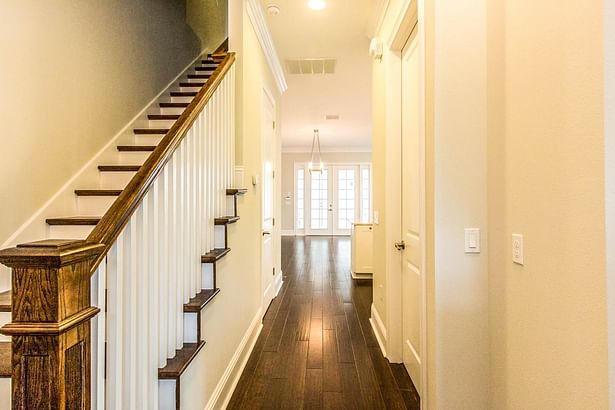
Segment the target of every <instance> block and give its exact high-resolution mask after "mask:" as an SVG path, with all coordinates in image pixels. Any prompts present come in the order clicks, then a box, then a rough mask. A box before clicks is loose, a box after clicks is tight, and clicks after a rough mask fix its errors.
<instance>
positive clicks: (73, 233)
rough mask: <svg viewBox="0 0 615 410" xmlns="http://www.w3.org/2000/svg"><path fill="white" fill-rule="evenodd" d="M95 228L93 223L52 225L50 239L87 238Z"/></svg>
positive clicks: (49, 232)
mask: <svg viewBox="0 0 615 410" xmlns="http://www.w3.org/2000/svg"><path fill="white" fill-rule="evenodd" d="M92 229H94V226H93V225H85V226H84V225H50V226H48V234H47V238H49V239H85V238H87V237H88V235H89V234H90V232H92Z"/></svg>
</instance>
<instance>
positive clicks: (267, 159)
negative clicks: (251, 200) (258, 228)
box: [261, 93, 275, 312]
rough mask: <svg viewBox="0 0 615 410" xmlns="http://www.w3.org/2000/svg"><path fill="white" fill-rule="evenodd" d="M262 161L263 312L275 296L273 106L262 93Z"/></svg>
mask: <svg viewBox="0 0 615 410" xmlns="http://www.w3.org/2000/svg"><path fill="white" fill-rule="evenodd" d="M262 136H263V141H262V163H263V182H262V184H263V185H262V186H263V198H262V200H263V206H262V236H261V239H262V244H261V252H262V269H261V283H262V295H263V301H262V306H263V312H265V311H266V310H267V307H268V306H269V303H271V300H273V297H274V296H275V289H274V288H275V286H274V280H273V279H274V274H275V271H274V270H273V255H274V240H273V225H274V198H273V195H274V190H273V187H274V183H273V178H274V169H273V165H274V158H275V157H274V152H273V147H274V142H275V138H274V106H273V102H272V101H271V99H270V98H269V96H268V95H267V94H266V93H265V94H264V95H263V124H262Z"/></svg>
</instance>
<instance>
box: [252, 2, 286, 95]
mask: <svg viewBox="0 0 615 410" xmlns="http://www.w3.org/2000/svg"><path fill="white" fill-rule="evenodd" d="M246 8H247V12H248V17H249V18H250V22H251V23H252V27H254V32H255V33H256V37H257V38H258V42H259V43H260V45H261V48H262V49H263V53H264V54H265V58H266V59H267V62H268V63H269V68H270V69H271V73H272V74H273V78H274V79H275V82H276V85H277V86H278V90H279V91H280V93H281V94H282V93H284V92H285V91H286V90H287V89H288V84H287V83H286V77H285V76H284V69H283V68H282V63H281V62H280V58H279V57H278V52H277V51H276V49H275V45H274V44H273V38H272V37H271V31H269V26H268V25H267V19H266V18H265V13H264V11H263V8H262V7H261V5H260V3H259V1H258V0H246Z"/></svg>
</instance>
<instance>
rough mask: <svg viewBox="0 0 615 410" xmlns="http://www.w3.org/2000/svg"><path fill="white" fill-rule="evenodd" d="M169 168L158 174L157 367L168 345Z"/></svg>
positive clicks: (164, 356)
mask: <svg viewBox="0 0 615 410" xmlns="http://www.w3.org/2000/svg"><path fill="white" fill-rule="evenodd" d="M169 168H170V165H169V164H168V165H167V166H166V167H165V168H164V170H163V171H162V174H161V176H160V184H159V198H158V201H159V205H160V206H159V207H160V211H159V212H160V213H159V219H160V226H159V230H160V236H159V243H160V248H159V252H158V257H159V268H160V288H159V292H158V293H159V295H160V296H159V300H160V308H159V312H158V318H159V319H158V324H159V332H160V336H159V346H158V367H160V368H162V367H164V365H165V364H166V361H167V352H168V347H167V346H168V345H169V334H170V331H169V308H168V306H169V304H170V303H169V285H170V284H169V274H170V272H169V252H170V244H169V229H170V228H169V214H170V213H171V207H170V206H169V196H170V195H169V190H170V187H169V172H170V171H169Z"/></svg>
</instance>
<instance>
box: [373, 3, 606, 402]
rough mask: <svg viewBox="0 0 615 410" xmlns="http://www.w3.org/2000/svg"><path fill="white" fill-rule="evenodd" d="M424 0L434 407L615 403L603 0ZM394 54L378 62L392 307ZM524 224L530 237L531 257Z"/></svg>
mask: <svg viewBox="0 0 615 410" xmlns="http://www.w3.org/2000/svg"><path fill="white" fill-rule="evenodd" d="M391 5H393V6H394V5H395V2H391V3H390V5H389V10H391V11H392V12H393V14H395V8H394V7H393V8H391V7H392V6H391ZM423 5H424V10H425V15H426V17H427V20H426V21H425V29H426V33H427V36H426V38H425V45H426V48H425V51H426V55H425V57H426V67H427V72H426V90H425V92H426V94H425V95H426V103H427V106H426V129H427V135H426V138H427V140H426V146H427V165H428V169H427V181H426V183H427V198H426V200H427V205H428V209H427V215H428V216H427V238H426V239H427V242H426V243H427V244H428V246H429V249H428V260H427V262H428V266H427V267H426V272H427V274H428V275H429V276H428V285H429V289H430V292H428V298H429V302H428V315H429V316H428V317H429V323H428V335H427V336H428V346H429V349H430V350H429V356H428V358H427V362H428V368H429V371H430V377H429V382H428V386H429V399H430V401H429V408H434V409H435V408H437V409H449V408H454V409H487V408H489V409H498V410H500V409H579V408H592V409H606V408H608V407H609V403H608V387H609V386H608V369H607V364H608V357H607V300H606V275H605V266H606V258H605V251H604V250H605V233H604V223H605V214H604V209H605V202H604V197H605V188H604V184H605V179H604V166H605V163H604V155H605V150H604V131H603V120H604V118H603V113H604V102H603V98H604V95H603V90H602V87H603V74H604V72H603V65H602V64H603V49H602V46H603V37H602V36H603V34H602V24H601V22H602V18H603V15H602V13H603V10H602V5H601V3H599V2H597V3H592V4H584V6H583V7H581V8H579V7H578V5H573V4H562V3H561V2H555V1H546V2H540V4H538V3H536V2H531V1H527V0H522V1H516V2H510V1H506V0H495V1H491V0H489V1H486V0H476V1H466V2H462V3H459V2H435V1H433V0H426V1H425V2H424V3H423ZM397 15H398V14H397ZM605 18H606V17H605ZM388 22H389V19H388V18H387V19H385V23H384V24H383V28H382V30H383V31H384V32H385V34H381V35H382V38H383V39H387V38H388V36H387V34H389V33H386V30H387V29H390V28H391V25H389V24H388ZM571 28H574V29H571ZM460 33H463V35H460ZM393 60H394V59H393V58H390V56H387V54H385V57H384V59H383V61H382V62H376V63H374V143H373V165H374V185H375V197H374V199H375V202H374V209H375V210H380V220H381V221H380V222H381V223H380V225H379V226H376V228H375V238H376V240H375V252H376V253H375V255H376V274H375V275H374V304H375V306H376V307H377V309H378V310H379V313H380V315H381V316H385V317H390V315H391V312H388V311H387V307H390V305H389V304H388V303H387V302H388V301H387V298H386V296H387V294H386V292H385V291H383V290H382V289H380V286H384V288H385V289H386V286H387V283H386V273H387V272H388V271H389V270H390V269H391V266H390V264H389V263H388V261H387V259H386V257H385V255H386V253H387V252H388V250H387V249H388V232H387V226H386V223H383V222H385V221H386V220H387V219H389V218H390V217H391V216H390V215H388V214H387V208H388V207H387V204H388V202H390V201H387V200H386V199H387V198H388V196H387V195H386V193H385V192H382V191H381V192H379V189H382V187H383V185H382V182H384V181H386V180H388V179H389V175H387V167H386V165H387V160H388V155H389V154H388V152H387V146H388V144H390V140H389V136H390V135H391V133H394V131H395V130H392V129H390V125H391V121H390V113H391V112H392V111H394V110H393V109H392V108H391V107H390V106H388V105H387V104H388V101H389V100H388V97H389V95H388V94H387V93H389V89H388V87H387V84H389V82H390V78H391V75H395V73H394V72H393V73H392V72H391V68H390V67H391V66H390V64H389V63H390V62H391V61H393ZM607 124H608V122H607ZM607 155H608V153H607ZM607 158H609V157H608V156H607ZM608 169H609V168H608V167H607V171H608ZM607 183H608V181H607ZM608 186H611V185H607V187H608ZM379 187H380V188H379ZM464 227H480V228H481V229H482V253H481V255H471V256H470V255H465V254H464V253H463V228H464ZM512 233H521V234H523V235H524V238H525V266H523V267H521V266H518V265H515V264H513V263H512V261H511V239H510V238H511V234H512ZM382 295H384V300H381V298H382ZM611 305H615V303H611ZM614 310H615V309H614ZM383 312H384V313H383ZM385 321H386V320H385ZM613 327H615V325H614V326H613ZM388 330H389V334H390V331H391V329H388ZM612 367H613V368H615V366H613V365H612Z"/></svg>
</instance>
